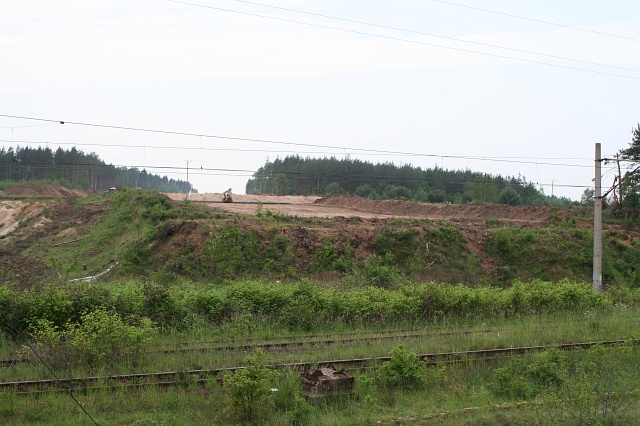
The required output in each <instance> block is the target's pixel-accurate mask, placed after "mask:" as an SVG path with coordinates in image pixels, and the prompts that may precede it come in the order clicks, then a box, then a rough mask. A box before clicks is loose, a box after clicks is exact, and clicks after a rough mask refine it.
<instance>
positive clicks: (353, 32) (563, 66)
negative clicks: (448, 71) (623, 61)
mask: <svg viewBox="0 0 640 426" xmlns="http://www.w3.org/2000/svg"><path fill="white" fill-rule="evenodd" d="M164 1H166V2H169V3H176V4H182V5H185V6H194V7H202V8H205V9H212V10H218V11H221V12H229V13H237V14H240V15H247V16H253V17H256V18H263V19H271V20H275V21H281V22H288V23H293V24H299V25H306V26H310V27H316V28H324V29H328V30H334V31H342V32H347V33H352V34H359V35H365V36H369V37H378V38H384V39H388V40H395V41H401V42H405V43H413V44H418V45H423V46H429V47H436V48H440V49H449V50H455V51H458V52H466V53H475V54H477V55H485V56H491V57H494V58H501V59H509V60H513V61H520V62H526V63H530V64H537V65H546V66H550V67H556V68H563V69H569V70H574V71H582V72H588V73H592V74H600V75H607V76H610V77H619V78H626V79H631V80H640V77H632V76H629V75H623V74H614V73H609V72H604V71H596V70H589V69H586V68H579V67H573V66H569V65H560V64H552V63H550V62H543V61H536V60H533V59H524V58H516V57H513V56H507V55H500V54H497V53H488V52H480V51H477V50H471V49H463V48H460V47H452V46H443V45H441V44H435V43H428V42H424V41H418V40H410V39H406V38H400V37H392V36H386V35H381V34H374V33H368V32H365V31H357V30H350V29H346V28H339V27H332V26H330V25H320V24H312V23H310V22H302V21H296V20H293V19H285V18H277V17H274V16H266V15H260V14H257V13H250V12H241V11H238V10H233V9H225V8H221V7H214V6H208V5H203V4H197V3H190V2H185V1H179V0H164Z"/></svg>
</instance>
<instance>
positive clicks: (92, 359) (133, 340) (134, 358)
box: [29, 309, 156, 368]
mask: <svg viewBox="0 0 640 426" xmlns="http://www.w3.org/2000/svg"><path fill="white" fill-rule="evenodd" d="M155 331H156V329H155V326H154V325H153V323H152V322H151V320H149V319H148V318H144V317H143V318H141V319H139V320H138V321H136V324H135V325H129V324H126V323H125V322H124V321H123V320H122V318H121V317H120V315H119V314H118V313H116V312H114V311H107V310H106V309H98V310H95V311H93V312H86V313H84V314H83V315H82V316H81V318H80V322H79V323H72V322H68V323H66V325H65V326H64V327H58V326H56V325H54V323H53V322H52V321H50V320H47V319H39V320H37V321H36V322H35V323H34V324H32V326H31V327H30V330H29V333H30V335H31V337H32V338H33V339H34V341H35V348H36V351H37V352H38V355H39V357H38V359H37V360H38V361H39V360H40V359H42V360H43V361H44V362H46V363H47V364H48V365H51V366H54V367H64V368H69V367H72V366H74V365H76V364H78V363H83V364H88V365H90V366H92V367H96V366H102V365H107V366H108V365H114V364H118V363H123V362H124V363H130V364H138V363H139V362H140V361H141V360H142V358H143V355H144V350H145V348H146V346H147V345H148V343H149V342H150V340H151V338H152V336H153V334H154V333H155Z"/></svg>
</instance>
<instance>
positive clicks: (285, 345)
mask: <svg viewBox="0 0 640 426" xmlns="http://www.w3.org/2000/svg"><path fill="white" fill-rule="evenodd" d="M491 331H492V330H489V329H485V330H464V331H442V332H428V333H420V332H415V333H410V332H404V333H394V334H378V335H375V336H367V337H350V338H333V339H324V340H320V339H318V340H301V341H284V342H265V343H242V344H237V345H217V346H206V347H194V348H175V349H163V350H156V351H150V352H149V353H152V354H165V355H169V354H182V353H195V352H200V353H209V352H221V351H228V352H247V351H253V350H256V349H263V350H265V351H272V350H287V349H300V348H310V347H315V346H329V345H334V344H345V343H355V342H371V341H384V340H393V339H398V340H401V339H410V338H414V337H446V336H454V335H465V336H468V335H470V334H475V333H490V332H491ZM318 336H320V335H318ZM184 344H188V343H184ZM21 362H29V360H28V359H26V358H17V359H6V360H0V366H2V367H11V366H12V365H14V364H16V363H21Z"/></svg>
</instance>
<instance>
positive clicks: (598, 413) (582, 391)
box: [536, 345, 640, 425]
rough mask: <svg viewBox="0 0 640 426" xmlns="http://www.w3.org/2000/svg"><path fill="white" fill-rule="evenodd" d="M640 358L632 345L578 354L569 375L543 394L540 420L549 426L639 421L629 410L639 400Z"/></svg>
mask: <svg viewBox="0 0 640 426" xmlns="http://www.w3.org/2000/svg"><path fill="white" fill-rule="evenodd" d="M639 361H640V359H639V356H638V351H637V350H634V348H633V347H632V346H630V345H623V346H618V347H615V348H605V347H602V346H597V347H595V348H591V349H589V350H587V351H584V352H583V353H579V354H577V355H576V356H575V357H574V359H573V360H572V362H571V363H570V365H569V368H568V369H567V372H566V378H565V379H564V380H563V381H562V382H561V383H560V384H559V385H558V386H554V387H550V388H549V389H547V391H546V392H545V393H543V394H542V396H541V397H542V401H543V404H541V405H539V406H537V410H536V414H537V416H538V420H539V421H540V423H541V424H545V425H546V424H548V425H623V424H635V423H636V422H637V417H636V416H635V415H634V413H627V410H628V409H629V407H630V406H632V404H634V403H635V402H636V401H637V383H638V380H639V379H640V368H639V366H640V362H639Z"/></svg>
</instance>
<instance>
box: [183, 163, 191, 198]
mask: <svg viewBox="0 0 640 426" xmlns="http://www.w3.org/2000/svg"><path fill="white" fill-rule="evenodd" d="M184 161H186V162H187V195H186V196H185V197H184V199H185V200H188V199H189V193H190V192H191V185H190V184H189V163H190V162H191V160H184Z"/></svg>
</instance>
